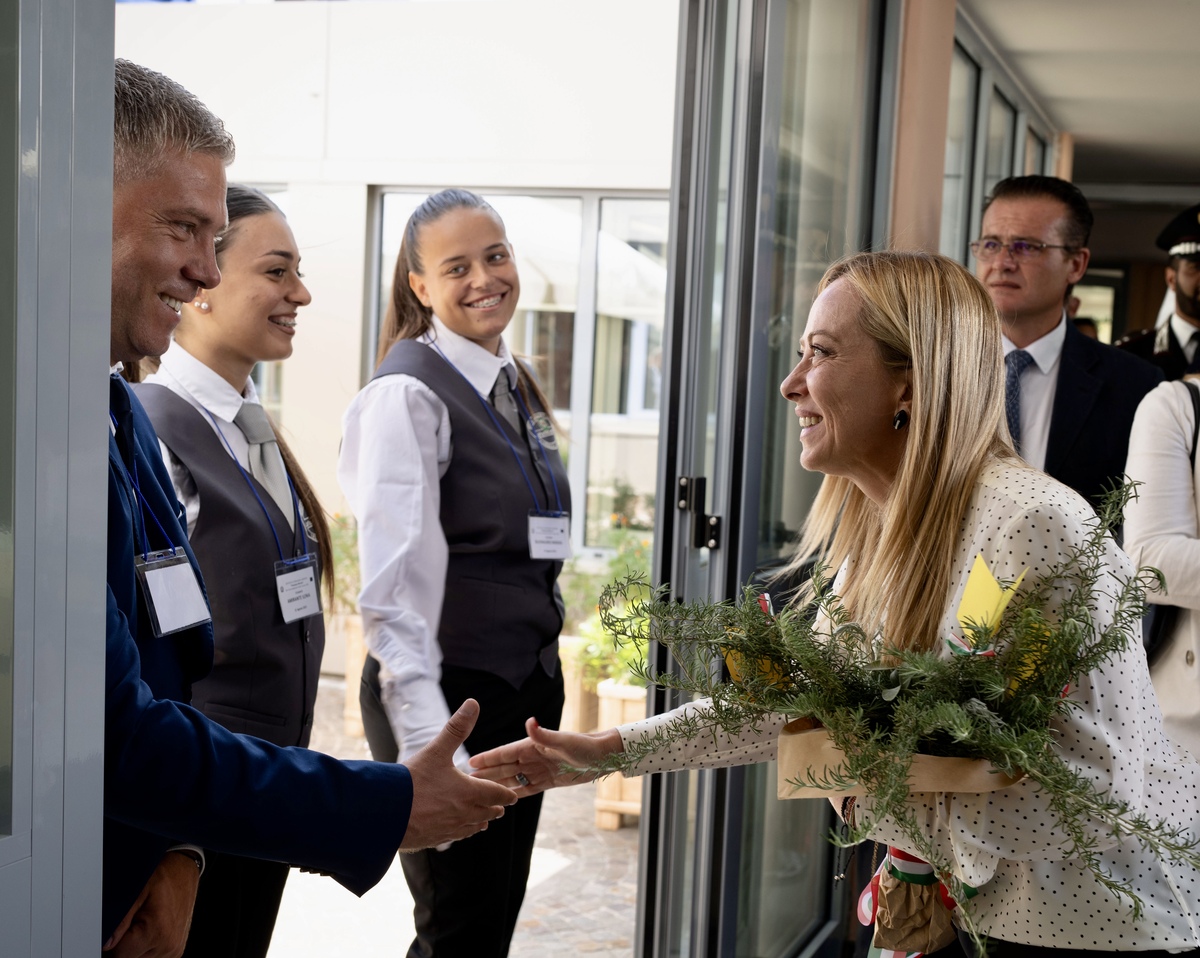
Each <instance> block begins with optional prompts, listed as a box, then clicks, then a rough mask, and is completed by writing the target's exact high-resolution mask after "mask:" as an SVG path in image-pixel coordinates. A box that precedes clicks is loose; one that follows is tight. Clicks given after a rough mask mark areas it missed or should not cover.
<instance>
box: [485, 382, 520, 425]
mask: <svg viewBox="0 0 1200 958" xmlns="http://www.w3.org/2000/svg"><path fill="white" fill-rule="evenodd" d="M511 368H512V367H510V366H505V367H504V368H503V369H501V370H500V375H498V376H497V377H496V382H495V384H494V385H493V386H492V391H491V394H490V395H489V396H488V398H489V399H490V400H491V401H492V406H493V408H495V410H496V412H498V413H499V414H500V416H501V418H503V419H504V420H505V421H506V422H507V423H508V424H509V425H510V426H512V427H513V429H515V430H516V431H517V432H518V433H520V432H521V417H520V415H519V414H518V413H517V401H516V400H515V399H514V398H513V391H512V381H511V380H510V379H509V378H508V371H509V369H511Z"/></svg>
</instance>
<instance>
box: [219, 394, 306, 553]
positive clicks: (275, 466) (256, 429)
mask: <svg viewBox="0 0 1200 958" xmlns="http://www.w3.org/2000/svg"><path fill="white" fill-rule="evenodd" d="M233 424H234V425H235V426H237V427H238V428H239V429H240V430H241V431H242V435H243V436H245V437H246V442H248V443H249V444H250V455H249V459H250V475H252V476H253V477H254V478H255V479H257V480H258V481H259V482H260V483H261V484H262V486H263V488H264V489H266V490H267V492H269V493H270V494H271V498H272V499H274V500H275V505H277V506H279V511H280V512H282V513H283V514H284V515H285V516H287V521H288V527H289V528H292V529H294V528H295V519H294V518H293V516H292V495H291V490H290V488H289V487H288V481H287V472H286V471H285V470H284V468H283V455H282V454H281V453H280V452H279V442H278V441H277V440H276V438H275V430H274V429H272V428H271V421H270V420H269V419H267V411H266V410H265V409H263V407H262V406H260V405H259V404H258V403H256V402H244V403H242V408H241V409H239V410H238V413H237V415H236V416H234V417H233Z"/></svg>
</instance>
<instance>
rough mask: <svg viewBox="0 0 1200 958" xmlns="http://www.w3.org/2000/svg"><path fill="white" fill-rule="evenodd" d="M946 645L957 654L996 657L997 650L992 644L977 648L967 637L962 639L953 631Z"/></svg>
mask: <svg viewBox="0 0 1200 958" xmlns="http://www.w3.org/2000/svg"><path fill="white" fill-rule="evenodd" d="M946 645H948V646H949V647H950V651H951V652H953V653H954V654H955V655H982V656H985V657H987V658H995V657H996V650H995V649H993V648H992V647H991V646H990V645H989V646H985V647H983V648H978V649H977V648H975V647H974V646H972V645H970V644H969V643H968V642H967V640H966V639H960V638H959V637H958V636H957V635H955V634H954V633H953V632H951V633H950V638H948V639H947V640H946Z"/></svg>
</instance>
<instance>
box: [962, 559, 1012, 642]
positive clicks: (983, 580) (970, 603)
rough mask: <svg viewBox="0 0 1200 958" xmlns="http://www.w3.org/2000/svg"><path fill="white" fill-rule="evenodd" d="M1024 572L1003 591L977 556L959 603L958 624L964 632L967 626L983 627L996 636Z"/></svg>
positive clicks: (984, 563) (990, 571) (985, 564)
mask: <svg viewBox="0 0 1200 958" xmlns="http://www.w3.org/2000/svg"><path fill="white" fill-rule="evenodd" d="M1028 571H1029V570H1028V569H1025V571H1024V572H1022V573H1021V574H1020V575H1019V576H1017V581H1016V582H1014V583H1013V584H1012V585H1010V586H1009V587H1008V588H1004V587H1003V586H1002V585H1000V583H999V581H997V579H996V577H995V576H994V575H992V570H991V569H989V568H988V566H987V563H986V562H984V561H983V556H981V555H977V556H975V564H974V565H972V566H971V573H970V575H968V576H967V585H966V588H964V589H963V597H962V601H961V602H959V603H958V624H959V625H960V626H962V628H963V629H964V630H965V629H966V628H967V626H968V625H974V626H982V627H984V628H986V629H987V630H988V631H989V632H995V631H996V628H997V627H998V626H999V625H1000V620H1001V619H1002V618H1004V610H1005V609H1007V608H1008V604H1009V603H1010V602H1011V601H1012V599H1013V596H1014V595H1016V594H1017V589H1018V588H1019V587H1020V585H1021V582H1022V580H1024V578H1025V573H1026V572H1028Z"/></svg>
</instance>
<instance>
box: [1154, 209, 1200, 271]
mask: <svg viewBox="0 0 1200 958" xmlns="http://www.w3.org/2000/svg"><path fill="white" fill-rule="evenodd" d="M1154 243H1155V245H1156V246H1158V248H1159V249H1161V250H1166V252H1167V255H1168V256H1186V257H1188V258H1189V259H1194V258H1197V257H1200V203H1197V204H1196V205H1195V206H1192V207H1189V208H1188V209H1186V210H1184V211H1183V212H1182V213H1180V214H1179V215H1178V216H1176V217H1175V218H1174V219H1173V220H1171V222H1170V223H1168V224H1167V226H1166V228H1165V229H1164V230H1163V231H1162V232H1161V233H1159V234H1158V239H1156V240H1155V241H1154Z"/></svg>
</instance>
